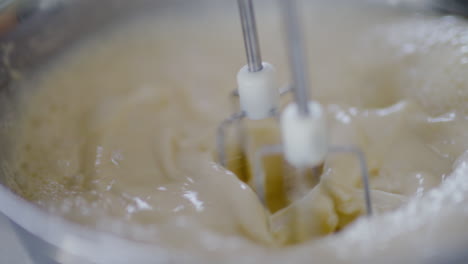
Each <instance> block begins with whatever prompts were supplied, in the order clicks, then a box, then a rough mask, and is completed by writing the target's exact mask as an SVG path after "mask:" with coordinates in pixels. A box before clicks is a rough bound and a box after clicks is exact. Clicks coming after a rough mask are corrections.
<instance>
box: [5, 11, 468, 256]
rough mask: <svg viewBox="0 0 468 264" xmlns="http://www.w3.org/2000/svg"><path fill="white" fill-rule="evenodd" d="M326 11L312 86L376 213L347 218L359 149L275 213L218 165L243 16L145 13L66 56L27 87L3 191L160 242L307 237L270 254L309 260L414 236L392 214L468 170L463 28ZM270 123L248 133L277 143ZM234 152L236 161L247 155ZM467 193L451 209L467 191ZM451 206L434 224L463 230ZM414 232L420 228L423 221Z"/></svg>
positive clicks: (315, 28)
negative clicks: (362, 168)
mask: <svg viewBox="0 0 468 264" xmlns="http://www.w3.org/2000/svg"><path fill="white" fill-rule="evenodd" d="M322 9H323V10H321V9H319V11H314V12H317V14H316V15H315V16H312V15H311V17H315V18H311V20H314V19H317V21H322V23H321V24H320V25H324V24H327V23H326V22H329V23H328V25H329V27H327V28H323V27H319V25H318V23H313V21H309V22H310V24H309V26H308V27H307V29H308V33H309V35H310V36H309V37H310V45H309V46H310V50H309V54H310V57H311V60H310V64H311V79H312V85H311V94H312V95H313V96H314V97H315V98H316V99H317V100H319V101H321V102H322V103H323V104H324V105H325V106H326V109H327V115H328V117H329V123H330V131H331V140H332V143H333V144H347V145H350V144H355V145H358V146H360V147H361V148H362V150H363V151H364V152H365V153H366V156H367V159H368V165H369V173H370V176H371V179H370V180H371V187H372V201H373V205H374V209H375V212H376V216H374V217H373V218H372V219H361V221H360V222H359V223H358V224H356V225H353V226H351V227H347V225H348V224H349V223H350V222H352V221H354V220H355V219H356V218H358V217H359V216H361V215H363V214H364V212H365V208H364V202H363V194H362V185H361V181H360V174H359V167H358V163H357V162H356V160H355V158H354V157H352V156H347V155H334V156H329V157H328V158H327V160H326V161H325V164H324V167H323V174H322V175H321V177H320V179H318V182H317V184H316V185H314V184H312V185H311V186H310V188H305V190H302V193H301V195H298V197H295V198H294V199H293V200H292V201H288V202H284V201H283V202H281V201H280V202H277V204H276V208H275V210H273V211H275V212H274V213H271V212H270V211H268V210H266V209H265V208H264V207H263V205H262V204H261V202H260V201H259V199H258V197H257V196H256V194H255V192H254V191H253V190H252V188H251V187H250V186H249V184H250V181H249V180H247V182H243V181H241V180H240V179H239V178H238V177H236V175H235V174H234V173H232V172H231V171H229V170H226V169H224V168H222V167H220V166H219V165H217V163H216V161H215V159H214V157H215V148H214V138H215V131H216V126H217V125H218V124H219V122H220V121H221V120H222V119H223V118H224V117H226V116H228V115H229V113H230V112H231V111H232V107H231V105H232V104H231V101H230V99H229V96H228V95H229V93H230V92H231V91H232V90H233V89H234V88H235V74H236V72H237V70H238V69H239V68H240V67H241V66H242V65H243V64H244V55H243V50H242V40H241V34H240V29H239V27H238V25H237V22H233V21H236V19H237V17H236V16H235V14H232V15H225V16H221V15H219V14H218V15H210V16H204V17H198V16H197V17H194V18H189V17H183V18H181V17H178V16H174V17H173V16H169V15H168V16H163V17H158V18H149V17H144V18H140V19H138V20H136V21H133V22H131V23H129V24H126V25H124V26H121V27H119V28H118V29H115V30H110V31H109V32H105V33H103V34H102V35H100V36H98V37H96V39H94V40H90V41H88V42H87V43H85V44H83V45H81V46H79V47H78V48H77V49H76V50H75V51H74V52H73V53H70V54H67V55H66V56H64V57H63V58H61V59H60V61H59V62H57V63H55V64H54V65H52V67H51V68H50V70H48V71H46V72H44V73H42V74H40V75H39V76H38V78H37V79H36V80H34V82H30V83H29V84H28V85H34V86H35V89H34V92H33V93H30V94H28V96H24V99H23V101H22V103H23V108H22V111H21V115H20V119H19V122H18V124H17V126H16V130H15V135H14V142H15V144H14V149H13V151H12V158H11V168H12V169H13V172H14V177H12V178H9V179H8V182H7V184H8V186H9V187H10V188H12V189H13V190H14V191H15V192H17V193H18V194H20V195H21V196H23V197H25V198H26V199H28V200H30V201H33V202H35V203H38V204H40V205H41V206H43V207H45V208H48V209H49V210H51V211H53V212H55V213H57V214H60V215H63V216H64V217H66V218H68V219H70V220H72V221H75V222H78V223H80V224H84V225H88V226H92V227H95V228H98V229H103V230H106V231H111V232H117V233H120V234H121V235H124V236H126V237H130V238H132V239H137V240H144V241H148V242H152V243H157V244H158V245H160V246H161V245H162V246H163V247H166V246H167V247H171V248H172V247H173V248H182V249H191V250H200V251H206V250H208V251H209V250H210V249H209V248H207V244H206V243H204V242H203V239H202V237H203V234H212V235H213V236H215V237H224V238H226V239H228V238H229V239H235V243H234V242H232V245H231V247H233V248H235V247H239V248H247V247H250V248H251V250H252V251H254V250H259V252H260V251H261V252H263V251H262V250H267V249H265V248H264V247H267V248H268V247H279V246H282V245H286V244H292V243H299V242H304V243H303V244H300V245H297V246H295V247H289V248H282V249H276V251H275V254H284V255H281V256H282V257H284V258H285V257H286V256H287V257H291V256H294V257H295V258H296V259H297V261H301V260H304V261H306V260H310V256H308V255H307V254H309V253H310V252H315V253H316V254H318V253H317V252H319V251H320V252H321V253H320V255H316V256H317V257H321V258H323V259H324V261H326V260H328V261H331V259H332V258H334V257H336V258H343V259H346V258H347V257H346V256H349V255H353V256H355V257H356V258H358V257H359V256H362V255H363V254H364V255H366V254H367V255H372V254H373V253H372V252H374V253H375V254H383V253H382V252H385V250H384V249H385V248H392V247H393V248H398V247H399V246H398V245H397V244H398V241H399V239H398V238H399V237H404V236H405V235H406V234H409V233H411V232H409V231H408V232H401V230H403V229H402V228H403V227H401V228H400V229H398V228H397V225H398V224H395V223H398V221H397V220H395V219H397V218H398V217H400V218H399V219H400V221H408V222H407V223H406V224H407V225H411V223H409V222H410V221H411V219H412V217H415V215H414V214H415V213H414V212H415V210H414V208H413V209H411V206H413V207H415V208H416V207H417V208H420V209H418V210H420V212H419V214H420V215H421V219H424V216H423V215H424V213H423V212H428V210H429V211H430V210H433V209H431V208H433V207H432V206H433V204H434V201H433V200H432V202H431V199H436V198H434V197H433V196H434V194H432V196H431V195H429V194H431V192H430V191H429V190H430V189H432V188H435V187H437V186H439V185H440V184H441V182H443V181H444V179H445V181H446V182H447V183H444V184H445V185H449V186H451V187H447V186H445V187H444V186H442V187H437V188H436V189H435V191H434V192H433V193H437V192H439V193H440V192H442V193H444V192H443V190H444V188H445V189H446V191H445V193H446V195H449V194H450V193H452V194H453V193H454V191H453V190H454V189H453V188H455V189H456V188H462V187H463V186H462V185H460V184H455V183H454V182H455V181H459V182H460V181H461V182H466V181H468V173H466V172H463V171H462V172H459V173H458V174H459V175H458V176H457V177H455V176H450V174H452V171H453V170H455V169H458V171H460V170H465V169H464V166H466V165H465V163H464V159H461V160H459V163H457V164H458V165H459V166H458V167H457V166H455V165H454V162H455V161H456V160H457V159H459V157H460V156H461V155H462V154H463V153H464V151H465V150H466V147H467V146H468V134H467V133H466V131H468V122H467V121H466V119H465V114H466V113H467V110H468V108H467V107H466V98H467V95H468V92H467V91H468V87H467V85H468V82H467V80H466V79H467V77H466V76H467V75H466V72H467V70H468V67H466V65H467V64H466V62H467V61H468V59H467V58H468V57H465V56H466V55H465V53H466V52H467V50H468V49H467V48H466V47H468V39H466V36H467V35H468V32H467V28H468V27H467V25H466V23H465V22H464V21H460V20H457V19H454V18H430V17H428V18H424V17H416V18H401V17H396V16H394V15H390V14H384V13H383V14H380V16H381V20H379V21H381V23H380V24H374V23H368V21H366V19H363V18H360V16H359V15H358V13H356V12H355V11H354V12H355V13H352V12H351V11H350V12H351V13H349V14H348V13H345V14H347V15H346V16H347V17H346V19H348V18H353V20H347V21H353V22H352V23H351V22H349V23H347V24H342V22H343V21H342V20H344V19H345V18H341V19H342V20H340V19H338V20H337V19H336V17H333V18H327V15H326V14H333V12H342V11H340V10H338V11H337V10H334V9H333V10H328V9H327V8H326V7H322ZM326 12H329V13H326ZM314 14H315V13H314ZM352 14H354V16H353V15H352ZM264 16H265V17H262V21H266V22H263V23H261V26H262V27H261V32H263V33H262V34H263V36H262V42H263V43H268V45H265V49H264V50H265V52H264V58H265V60H267V61H269V62H272V63H273V64H274V65H276V66H277V68H278V72H279V73H280V77H281V78H282V80H283V82H284V83H285V80H286V75H285V74H284V72H286V71H287V67H286V65H285V63H284V61H285V60H284V56H283V55H282V52H281V51H282V50H283V47H282V46H281V45H280V43H281V36H279V35H278V30H277V29H278V23H279V21H276V19H278V18H277V17H275V16H271V15H264ZM375 16H376V17H378V16H379V15H378V14H375ZM326 19H328V20H326ZM367 19H371V20H372V19H375V18H373V17H372V16H370V17H368V18H367ZM323 21H325V22H323ZM340 23H341V24H340ZM200 25H203V27H204V28H205V31H200V30H199V28H200ZM169 28H170V30H168V29H169ZM414 32H416V33H414ZM213 43H216V45H213ZM465 60H467V61H465ZM31 83H33V84H31ZM259 127H260V128H259ZM262 127H263V128H264V129H263V131H260V132H259V130H261V128H262ZM271 127H274V123H273V124H271V123H268V124H267V123H265V124H261V125H257V127H256V128H252V129H253V130H256V132H254V133H253V137H252V138H251V139H250V140H251V141H252V142H251V143H252V145H254V146H255V144H259V143H258V142H254V141H255V140H258V137H265V135H267V136H268V135H270V137H272V138H274V136H273V134H274V133H275V132H274V131H273V130H274V129H273V130H272V129H271ZM265 128H267V129H265ZM255 133H257V135H255ZM259 134H260V135H259ZM255 137H257V139H255ZM230 159H232V160H231V163H234V164H235V163H236V159H239V156H235V155H234V156H230ZM268 166H270V167H271V166H273V162H270V164H268ZM234 171H235V169H234ZM276 173H279V172H278V171H277V172H276ZM282 173H283V172H281V173H280V174H282ZM284 173H285V174H288V173H291V172H287V171H286V172H284ZM239 177H242V175H239ZM452 178H453V179H452ZM451 181H452V182H453V183H451ZM450 184H451V185H450ZM270 185H271V186H272V187H271V188H273V189H274V184H272V183H270ZM450 188H452V189H450ZM459 192H460V191H459ZM428 193H429V194H428ZM281 195H284V194H275V193H272V194H270V196H272V197H279V196H281ZM460 195H461V196H460V198H459V199H458V200H456V201H453V203H452V204H453V206H456V205H457V204H460V203H461V201H464V199H466V198H465V196H466V194H465V193H464V192H461V194H460ZM442 196H443V195H442ZM431 197H432V198H431ZM271 199H273V198H271ZM278 199H279V198H278ZM441 199H442V198H441ZM444 199H446V198H444ZM447 199H448V200H450V199H449V198H447ZM278 201H279V200H278ZM408 201H410V205H409V206H405V207H403V208H400V206H402V205H403V204H405V203H407V202H408ZM450 201H451V200H450ZM278 204H282V205H283V206H279V205H278ZM397 208H400V209H397ZM454 208H456V207H454ZM460 209H461V208H460ZM394 210H396V211H394ZM425 210H426V211H425ZM444 210H446V211H447V210H449V209H447V208H446V209H441V208H438V209H437V210H433V211H434V212H433V215H430V214H428V216H427V217H426V218H427V219H426V220H427V221H429V219H432V220H431V221H435V222H437V221H438V219H439V218H440V219H442V218H443V219H446V217H447V216H448V215H450V214H453V215H454V217H453V219H458V220H457V221H455V220H452V221H455V222H456V223H455V224H453V225H454V226H455V225H460V224H461V223H466V221H468V216H467V215H466V214H464V213H462V212H460V210H455V209H454V210H453V211H450V212H448V211H447V212H444ZM385 212H391V213H385ZM441 212H442V213H441ZM405 215H406V217H404V216H405ZM429 216H430V217H429ZM438 217H439V218H438ZM111 219H112V220H111ZM392 219H393V220H392ZM402 219H403V220H402ZM447 219H448V218H447ZM450 219H452V218H450ZM421 221H422V220H421ZM440 221H441V222H440V226H445V224H444V222H443V221H442V220H440ZM444 221H445V220H444ZM422 223H424V221H423V222H422ZM122 226H127V227H128V226H138V227H143V230H144V231H143V232H140V233H138V232H136V231H135V232H127V231H124V229H122ZM400 226H402V224H400ZM346 227H347V229H345V230H344V231H343V232H340V233H338V234H336V235H333V236H330V237H328V238H323V237H324V236H326V235H329V234H332V233H334V232H336V231H340V230H342V229H344V228H346ZM417 227H418V228H421V230H422V231H420V232H421V233H424V229H423V228H424V224H420V225H419V226H417ZM451 228H454V227H451ZM353 230H354V231H353ZM357 230H360V231H357ZM363 230H365V231H363ZM398 230H400V231H398ZM414 230H416V231H417V230H419V229H417V228H416V227H415V229H413V231H414ZM443 230H444V229H441V231H440V232H441V233H443V232H445V231H443ZM416 231H414V232H416ZM353 232H354V233H353ZM358 232H361V233H358ZM366 232H367V233H366ZM392 232H393V233H392ZM418 232H419V231H418ZM434 232H436V231H434ZM437 232H439V231H437ZM447 232H450V231H447ZM454 232H456V231H454ZM421 233H417V234H414V237H415V239H416V238H417V237H420V239H421V242H420V243H421V246H423V245H424V243H425V240H427V237H426V239H425V237H424V236H421ZM392 234H393V235H392ZM438 234H439V233H433V237H432V238H440V236H439V235H438ZM379 236H380V237H382V238H381V240H378V237H379ZM405 239H406V238H401V239H400V240H405ZM406 240H407V241H410V240H408V239H406ZM406 240H405V241H406ZM226 241H227V240H226ZM369 241H374V242H375V245H374V244H372V243H370V242H369ZM379 241H381V242H379ZM400 242H401V241H400ZM226 243H228V242H226ZM369 243H370V244H369ZM379 243H381V244H384V245H385V247H382V246H380V245H381V244H379ZM392 243H394V244H392ZM408 243H409V242H408ZM416 244H417V243H416ZM351 245H353V246H351ZM364 245H365V250H364V249H363V250H359V249H360V248H362V247H364ZM374 246H375V247H376V248H375V249H373V248H372V247H374ZM379 246H380V247H379ZM377 247H379V248H377ZM340 248H341V249H340ZM373 250H376V251H373ZM379 250H380V251H379ZM220 252H222V250H221V251H220ZM363 252H364V253H363ZM379 252H380V253H379ZM245 254H247V251H245ZM327 254H328V255H327ZM280 259H281V258H280ZM278 260H279V259H278Z"/></svg>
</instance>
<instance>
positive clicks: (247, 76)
mask: <svg viewBox="0 0 468 264" xmlns="http://www.w3.org/2000/svg"><path fill="white" fill-rule="evenodd" d="M262 65H263V68H262V69H261V70H260V71H257V72H251V71H249V68H248V66H247V65H245V66H244V67H242V68H241V69H240V71H239V73H238V74H237V84H238V93H239V101H240V106H241V109H242V111H244V113H245V115H246V116H247V118H249V119H252V120H260V119H264V118H267V117H270V116H271V114H272V111H273V110H275V109H277V107H278V105H279V96H280V95H279V87H278V82H277V80H276V70H275V68H274V67H273V65H271V64H269V63H266V62H263V63H262Z"/></svg>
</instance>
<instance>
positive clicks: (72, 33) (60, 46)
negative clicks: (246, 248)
mask: <svg viewBox="0 0 468 264" xmlns="http://www.w3.org/2000/svg"><path fill="white" fill-rule="evenodd" d="M13 2H14V1H13ZM204 2H205V3H202V2H201V1H179V0H157V1H156V0H131V1H130V0H80V1H78V0H75V1H50V0H49V1H33V2H32V4H31V3H30V4H28V5H24V4H23V6H21V5H20V6H19V7H15V9H14V10H15V12H16V13H15V14H17V15H19V16H18V17H15V18H14V19H13V24H12V25H11V31H10V32H9V33H7V34H6V35H3V37H1V39H0V47H1V49H0V58H1V66H0V120H2V122H1V123H0V126H2V127H1V129H0V138H5V133H6V132H5V131H7V130H8V123H9V120H12V119H14V114H13V113H14V112H15V111H14V108H15V107H16V106H15V104H14V102H15V100H14V94H15V93H14V89H16V88H15V87H16V86H15V85H14V84H15V81H16V79H18V78H20V77H19V76H27V75H28V74H29V73H31V72H34V71H35V70H36V69H38V68H40V67H41V65H43V64H44V63H45V62H47V61H49V60H53V58H54V57H55V56H57V54H60V53H62V52H64V51H66V49H67V47H69V46H71V45H72V44H73V43H75V42H77V41H79V40H80V39H82V38H83V37H85V36H87V35H90V34H92V33H93V32H96V31H98V30H99V29H101V28H103V27H105V26H106V25H108V24H110V23H113V22H115V21H117V20H122V19H124V18H125V17H130V16H133V15H137V14H138V13H139V12H142V10H144V12H153V13H154V15H158V13H161V12H183V11H181V10H191V9H193V8H195V7H199V6H201V5H203V4H206V2H209V1H204ZM219 2H222V1H216V0H213V1H211V4H213V3H217V4H219ZM225 2H227V4H230V5H232V6H233V12H235V11H236V9H235V3H232V2H234V0H232V1H225ZM371 2H372V1H371ZM374 2H375V1H374ZM8 4H10V3H8ZM5 6H7V5H6V3H5ZM18 8H19V9H18ZM18 10H19V11H21V12H20V13H18V12H17V11H18ZM149 10H150V11H149ZM10 11H11V10H10ZM10 19H11V17H10ZM16 23H17V24H16ZM14 24H16V25H14ZM239 45H241V44H239ZM18 73H19V74H18ZM0 144H1V147H0V149H1V150H0V182H2V180H3V175H5V173H8V171H7V170H8V167H6V166H4V164H3V160H4V159H5V157H6V155H7V153H6V152H7V149H8V142H6V141H5V140H0ZM0 212H1V213H2V214H4V215H6V216H7V217H8V218H9V219H10V220H11V223H12V226H13V228H14V230H15V232H16V233H17V235H18V237H19V238H20V240H21V241H22V243H23V245H24V246H25V248H26V249H27V251H28V252H29V254H30V256H31V259H33V261H34V262H36V263H80V264H83V263H184V262H193V263H197V262H200V263H205V262H206V261H207V259H203V258H201V257H197V256H193V255H188V254H185V253H183V252H179V251H175V250H167V249H162V248H158V247H157V246H154V245H147V244H144V243H139V242H134V241H128V240H125V239H123V238H120V237H117V236H115V235H112V234H109V233H103V232H99V231H95V230H92V229H88V228H85V227H82V226H79V225H76V224H73V223H70V222H68V221H66V220H64V219H62V218H60V217H57V216H55V215H51V214H48V213H47V212H45V211H44V210H42V209H41V208H39V207H38V206H36V205H34V204H31V203H29V202H27V201H25V200H23V199H22V198H20V197H18V196H17V195H15V194H14V193H12V192H11V191H10V190H9V189H7V188H6V187H4V186H3V185H1V184H0ZM0 239H1V238H0ZM445 253H447V254H445ZM448 253H450V254H448ZM437 255H438V256H441V258H440V259H438V258H432V259H431V261H435V262H434V263H437V262H439V261H441V260H443V262H445V263H450V262H451V263H458V262H459V261H465V260H466V259H465V258H464V257H465V256H464V255H463V254H460V252H458V251H457V252H456V253H455V254H454V252H442V251H441V252H440V254H437ZM450 257H451V258H450ZM395 258H397V256H395ZM210 260H212V261H215V262H221V261H222V258H220V257H219V256H214V257H213V258H211V259H210ZM251 261H252V262H255V260H251ZM393 261H395V259H392V260H388V262H389V263H391V262H393ZM234 262H238V261H234ZM311 262H312V260H311ZM460 263H464V262H460Z"/></svg>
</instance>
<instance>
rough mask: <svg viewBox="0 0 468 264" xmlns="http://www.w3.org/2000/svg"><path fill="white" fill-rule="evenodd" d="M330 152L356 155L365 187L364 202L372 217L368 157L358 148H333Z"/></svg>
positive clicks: (368, 214)
mask: <svg viewBox="0 0 468 264" xmlns="http://www.w3.org/2000/svg"><path fill="white" fill-rule="evenodd" d="M330 152H332V153H351V154H354V155H356V157H357V158H358V159H359V166H360V168H361V178H362V184H363V186H364V200H365V202H366V212H367V216H371V215H372V201H371V195H370V184H369V172H368V168H367V162H366V157H365V155H364V152H362V150H361V149H360V148H358V147H356V146H331V147H330Z"/></svg>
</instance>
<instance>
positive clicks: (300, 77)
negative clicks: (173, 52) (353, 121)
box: [217, 0, 372, 216]
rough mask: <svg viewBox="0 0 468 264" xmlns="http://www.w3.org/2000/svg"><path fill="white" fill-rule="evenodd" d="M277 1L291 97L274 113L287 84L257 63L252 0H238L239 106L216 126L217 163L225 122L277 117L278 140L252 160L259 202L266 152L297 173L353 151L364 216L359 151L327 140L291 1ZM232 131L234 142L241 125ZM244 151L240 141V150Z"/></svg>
mask: <svg viewBox="0 0 468 264" xmlns="http://www.w3.org/2000/svg"><path fill="white" fill-rule="evenodd" d="M279 2H280V4H281V11H282V16H283V19H284V29H285V32H286V39H287V47H288V55H289V60H290V68H291V73H292V74H291V75H292V76H293V85H292V86H291V87H292V89H291V90H292V92H293V95H294V100H293V102H292V103H289V104H288V105H287V106H286V107H285V109H284V110H283V111H282V112H281V113H280V111H279V108H280V106H279V105H280V95H281V94H283V93H285V91H287V89H286V90H283V91H282V92H280V89H279V86H278V85H277V81H276V72H275V69H274V67H273V66H272V65H271V64H269V63H266V62H262V59H261V54H260V47H259V41H258V36H257V28H256V22H255V14H254V9H253V3H252V0H238V5H239V12H240V18H241V23H242V31H243V36H244V44H245V49H246V55H247V65H245V66H244V67H242V68H241V70H240V71H239V73H238V75H237V83H238V89H237V91H236V92H235V93H234V94H235V95H237V96H238V97H239V102H240V111H239V112H237V113H234V114H233V115H232V116H230V117H229V118H227V119H225V120H224V121H223V122H222V123H221V124H220V125H219V127H218V134H217V151H218V160H219V162H220V163H221V165H222V166H226V165H227V159H226V143H225V130H226V128H227V127H228V126H230V125H232V124H239V122H240V120H242V119H244V118H247V119H249V120H262V119H267V118H271V117H276V118H278V119H279V127H280V132H281V141H282V143H281V144H276V145H265V146H262V147H260V148H259V149H258V150H257V151H256V152H255V155H254V160H253V162H252V163H253V169H254V177H253V178H254V185H255V189H256V191H257V194H258V196H259V198H260V199H261V200H262V202H264V203H265V202H266V201H265V189H264V186H265V184H266V175H265V174H266V173H265V171H264V168H263V159H264V158H265V157H266V156H268V155H273V154H276V155H278V154H280V155H283V157H284V159H285V160H286V161H287V162H288V164H289V165H291V166H292V167H294V168H296V169H298V170H299V172H301V173H303V172H304V171H306V170H307V169H317V168H318V167H319V166H321V165H322V164H323V163H324V161H325V159H326V157H327V156H328V155H331V154H336V153H348V154H352V155H355V156H356V157H357V160H358V162H359V166H360V172H361V180H362V185H363V189H364V201H365V208H366V213H367V215H368V216H370V215H371V214H372V202H371V197H370V187H369V176H368V168H367V164H366V158H365V155H364V153H363V152H362V151H361V149H360V148H358V147H356V146H341V145H338V146H333V145H329V140H328V137H329V132H328V128H327V121H326V117H325V110H324V109H323V107H322V105H321V104H320V103H319V102H317V101H313V100H309V95H308V87H309V81H308V76H307V63H306V56H305V49H304V47H303V40H302V33H301V23H300V19H299V14H298V11H297V5H296V1H295V0H289V1H279ZM238 133H241V136H240V138H241V139H240V141H241V142H243V140H242V138H244V137H245V135H244V133H245V130H241V131H238ZM245 150H246V148H245V146H244V147H243V151H245ZM316 171H318V170H316Z"/></svg>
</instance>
